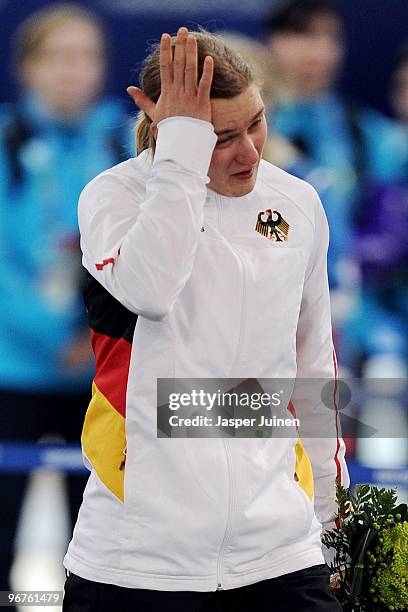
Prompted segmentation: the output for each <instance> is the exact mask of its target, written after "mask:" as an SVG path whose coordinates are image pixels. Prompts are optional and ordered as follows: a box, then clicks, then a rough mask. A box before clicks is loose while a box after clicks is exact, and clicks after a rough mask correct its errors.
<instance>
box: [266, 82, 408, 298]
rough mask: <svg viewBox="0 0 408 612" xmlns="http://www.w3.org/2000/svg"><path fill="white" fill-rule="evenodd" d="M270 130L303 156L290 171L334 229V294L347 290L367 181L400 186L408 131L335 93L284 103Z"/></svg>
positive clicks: (331, 263)
mask: <svg viewBox="0 0 408 612" xmlns="http://www.w3.org/2000/svg"><path fill="white" fill-rule="evenodd" d="M269 125H270V128H271V129H272V130H274V131H276V132H277V133H278V134H281V135H282V136H284V137H286V138H287V139H289V140H290V141H291V142H292V143H293V144H294V145H295V146H296V147H297V148H298V150H299V153H300V159H299V163H298V164H297V165H295V166H293V167H292V168H289V170H290V171H291V172H293V173H295V174H297V175H298V176H300V177H301V178H304V179H305V180H307V181H308V182H310V183H311V184H313V185H314V187H315V188H316V189H317V191H318V192H319V194H320V196H321V198H322V202H323V205H324V207H325V211H326V214H327V218H328V222H329V227H330V247H329V255H328V267H329V280H330V284H331V287H332V288H335V287H337V286H338V285H341V284H342V279H341V271H340V270H341V262H342V261H343V260H347V259H350V258H351V257H352V255H353V253H352V248H353V243H354V230H355V221H354V219H355V215H356V213H357V211H358V209H359V206H360V201H361V196H362V193H363V189H364V187H365V184H366V181H367V180H375V181H378V182H385V181H387V182H392V181H400V180H401V179H402V177H403V176H404V173H405V171H406V164H407V159H408V138H407V137H406V133H405V131H404V130H403V129H402V128H400V126H398V125H397V124H395V123H394V122H392V121H391V120H389V119H387V118H385V117H383V116H382V115H380V114H379V113H377V112H375V111H372V110H366V109H361V108H359V107H355V106H354V105H350V104H348V103H347V102H346V101H344V100H343V99H342V98H341V97H340V96H338V95H337V94H335V93H325V94H321V95H316V96H314V97H313V98H311V99H309V100H307V101H306V100H305V101H296V100H293V99H292V100H289V99H283V100H282V101H281V102H278V104H277V105H276V106H275V107H274V109H273V112H272V113H271V116H270V119H269Z"/></svg>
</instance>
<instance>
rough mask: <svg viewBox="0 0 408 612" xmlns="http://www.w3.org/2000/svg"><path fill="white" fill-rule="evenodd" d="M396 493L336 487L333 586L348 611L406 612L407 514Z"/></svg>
mask: <svg viewBox="0 0 408 612" xmlns="http://www.w3.org/2000/svg"><path fill="white" fill-rule="evenodd" d="M396 501H397V495H396V491H395V490H394V489H389V490H386V489H378V488H377V487H374V486H371V485H357V487H356V489H355V491H354V493H353V492H352V491H351V489H345V488H344V487H342V486H341V485H339V484H337V502H338V507H339V510H338V514H337V517H336V528H335V529H333V530H331V531H328V532H327V533H326V534H324V535H323V538H322V541H323V544H325V546H327V547H328V548H334V549H335V551H336V552H335V556H334V560H333V562H332V564H331V570H332V578H331V585H332V587H333V588H334V589H335V593H336V596H337V598H338V600H339V601H340V603H341V605H342V607H343V610H344V611H345V612H386V611H388V610H405V611H406V610H408V509H407V505H406V504H399V505H396Z"/></svg>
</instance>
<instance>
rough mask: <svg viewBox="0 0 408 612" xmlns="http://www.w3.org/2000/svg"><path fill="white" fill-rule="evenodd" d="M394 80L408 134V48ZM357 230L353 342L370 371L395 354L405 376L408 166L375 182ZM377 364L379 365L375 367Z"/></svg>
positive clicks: (395, 103)
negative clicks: (358, 289) (358, 282)
mask: <svg viewBox="0 0 408 612" xmlns="http://www.w3.org/2000/svg"><path fill="white" fill-rule="evenodd" d="M391 83H392V91H391V100H392V104H393V108H394V111H395V116H396V118H397V119H398V120H399V121H400V122H401V126H402V127H403V128H404V129H405V130H406V134H407V138H408V48H407V47H404V48H403V49H402V50H401V52H400V53H399V56H398V59H397V62H396V65H395V68H394V71H393V75H392V79H391ZM395 161H396V163H399V162H400V161H401V160H395ZM402 161H404V160H402ZM405 161H406V160H405ZM357 228H358V230H357V240H356V243H355V249H354V252H355V254H356V256H357V258H358V261H359V262H360V267H361V280H362V290H361V297H360V300H359V303H358V308H357V309H356V310H355V312H354V313H353V318H352V319H351V320H350V322H349V325H348V334H349V337H348V341H349V344H353V346H359V347H360V352H361V354H362V359H363V361H365V359H364V357H368V356H369V357H370V360H369V361H368V363H366V365H365V369H366V370H367V368H370V372H371V373H372V374H374V375H375V373H376V372H378V375H384V374H380V372H384V367H383V364H384V358H387V359H389V358H390V357H392V359H393V364H394V366H393V368H394V375H396V374H397V372H398V373H399V375H400V376H401V377H403V376H406V375H407V367H406V364H407V358H408V243H407V236H408V165H406V167H405V173H404V174H403V175H402V176H401V177H400V178H399V180H398V181H397V180H394V181H392V182H390V181H386V180H384V179H383V180H376V181H371V183H370V185H368V186H367V188H366V190H365V193H364V198H363V199H362V205H361V207H360V210H359V213H358V216H357ZM373 363H377V364H378V365H377V366H376V369H375V371H373ZM380 367H381V369H380Z"/></svg>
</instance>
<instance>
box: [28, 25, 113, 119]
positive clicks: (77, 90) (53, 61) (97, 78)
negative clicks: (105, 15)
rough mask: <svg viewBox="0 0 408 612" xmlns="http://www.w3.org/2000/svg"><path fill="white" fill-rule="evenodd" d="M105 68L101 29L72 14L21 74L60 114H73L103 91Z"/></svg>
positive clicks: (38, 94) (44, 43)
mask: <svg viewBox="0 0 408 612" xmlns="http://www.w3.org/2000/svg"><path fill="white" fill-rule="evenodd" d="M104 71H105V59H104V48H103V41H102V36H101V33H100V32H99V30H98V29H97V27H96V26H94V25H93V24H92V23H91V22H89V21H86V20H82V19H80V18H72V19H71V20H69V21H66V22H65V23H64V24H61V25H59V26H57V27H56V28H54V30H52V31H51V32H50V33H49V34H48V35H47V36H46V38H45V39H44V41H43V43H42V45H41V47H40V48H39V49H38V51H37V53H36V54H35V55H34V56H33V57H30V58H28V59H27V60H26V62H25V64H24V66H23V70H22V75H21V76H22V81H23V85H25V86H26V87H27V88H28V89H29V90H30V91H32V92H33V93H34V94H36V95H37V96H38V97H39V98H41V99H42V100H43V101H44V102H45V103H46V104H47V105H48V106H49V107H50V108H51V110H53V111H54V112H55V113H56V114H57V115H61V116H68V117H69V116H71V117H72V116H75V115H77V114H79V113H80V112H81V111H83V110H84V109H86V108H87V107H88V106H89V104H90V103H91V102H92V101H93V99H94V98H95V96H96V95H97V94H98V93H99V91H100V89H101V87H102V83H103V78H104Z"/></svg>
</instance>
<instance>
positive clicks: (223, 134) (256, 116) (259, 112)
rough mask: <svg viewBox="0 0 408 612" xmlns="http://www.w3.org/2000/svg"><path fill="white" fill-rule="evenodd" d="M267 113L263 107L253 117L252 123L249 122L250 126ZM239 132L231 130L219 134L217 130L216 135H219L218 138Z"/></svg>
mask: <svg viewBox="0 0 408 612" xmlns="http://www.w3.org/2000/svg"><path fill="white" fill-rule="evenodd" d="M264 112H265V107H264V106H263V107H262V108H261V109H260V110H259V111H258V112H257V113H256V115H254V117H252V119H251V121H250V122H249V125H251V123H253V122H254V121H256V119H258V117H260V115H262V113H264ZM238 131H239V130H237V129H233V128H230V129H229V130H222V131H221V132H217V130H215V133H216V134H217V136H225V134H235V133H236V132H238Z"/></svg>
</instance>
